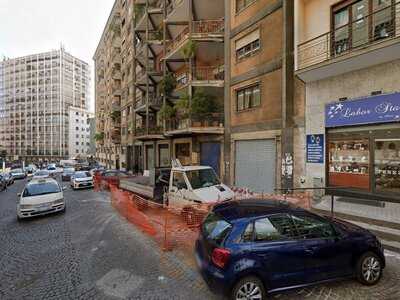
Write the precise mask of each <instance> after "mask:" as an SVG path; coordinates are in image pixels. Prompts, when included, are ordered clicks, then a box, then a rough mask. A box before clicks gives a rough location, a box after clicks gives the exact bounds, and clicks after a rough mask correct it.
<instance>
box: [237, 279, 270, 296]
mask: <svg viewBox="0 0 400 300" xmlns="http://www.w3.org/2000/svg"><path fill="white" fill-rule="evenodd" d="M266 298H267V294H266V292H265V288H264V284H263V283H262V282H261V280H260V279H258V278H257V277H255V276H249V277H245V278H242V279H241V280H239V281H238V282H237V283H236V284H235V286H234V288H233V290H232V296H231V299H232V300H264V299H266Z"/></svg>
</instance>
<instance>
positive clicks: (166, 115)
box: [159, 104, 176, 121]
mask: <svg viewBox="0 0 400 300" xmlns="http://www.w3.org/2000/svg"><path fill="white" fill-rule="evenodd" d="M159 116H160V118H161V120H163V121H168V120H171V119H172V118H174V117H175V116H176V108H175V107H173V106H171V105H169V104H164V105H163V106H162V107H161V109H160V112H159Z"/></svg>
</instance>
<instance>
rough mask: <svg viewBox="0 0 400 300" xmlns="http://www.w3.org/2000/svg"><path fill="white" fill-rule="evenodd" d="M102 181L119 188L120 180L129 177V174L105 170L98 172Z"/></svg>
mask: <svg viewBox="0 0 400 300" xmlns="http://www.w3.org/2000/svg"><path fill="white" fill-rule="evenodd" d="M100 175H101V178H102V180H104V181H106V182H107V184H115V185H117V186H119V182H120V179H121V178H125V177H129V174H128V173H126V172H124V171H120V170H105V171H101V172H100Z"/></svg>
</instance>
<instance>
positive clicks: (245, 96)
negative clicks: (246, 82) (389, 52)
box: [236, 84, 261, 111]
mask: <svg viewBox="0 0 400 300" xmlns="http://www.w3.org/2000/svg"><path fill="white" fill-rule="evenodd" d="M236 99H237V111H241V110H246V109H249V108H253V107H257V106H260V104H261V97H260V85H259V84H256V85H253V86H250V87H246V88H243V89H240V90H238V91H237V92H236Z"/></svg>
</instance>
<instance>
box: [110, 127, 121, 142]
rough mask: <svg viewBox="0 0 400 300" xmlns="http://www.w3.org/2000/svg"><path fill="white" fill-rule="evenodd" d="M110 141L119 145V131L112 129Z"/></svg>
mask: <svg viewBox="0 0 400 300" xmlns="http://www.w3.org/2000/svg"><path fill="white" fill-rule="evenodd" d="M111 141H112V142H113V143H115V144H120V143H121V130H120V129H113V130H112V131H111Z"/></svg>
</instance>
